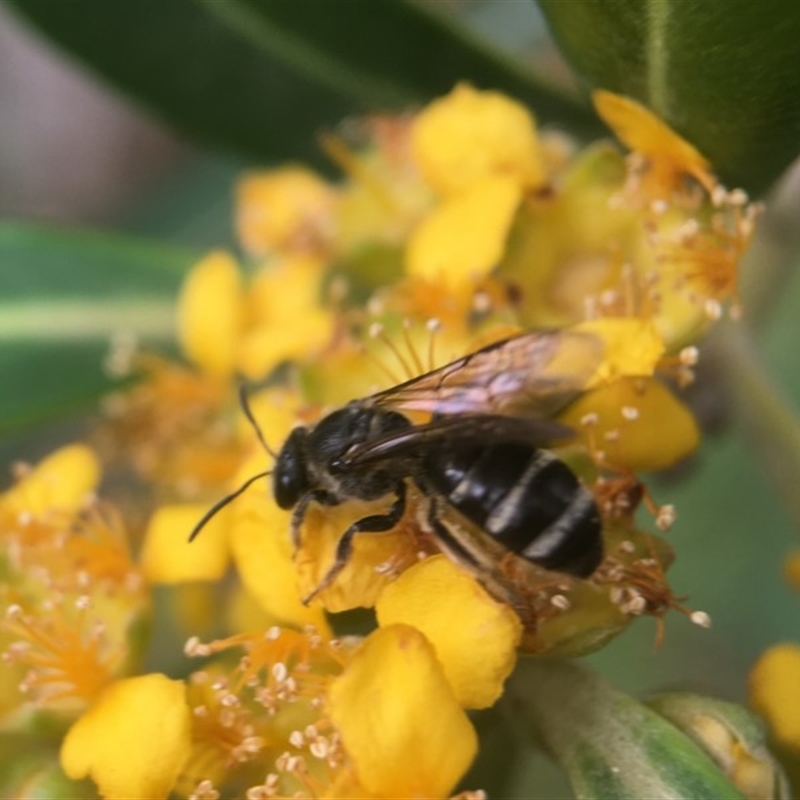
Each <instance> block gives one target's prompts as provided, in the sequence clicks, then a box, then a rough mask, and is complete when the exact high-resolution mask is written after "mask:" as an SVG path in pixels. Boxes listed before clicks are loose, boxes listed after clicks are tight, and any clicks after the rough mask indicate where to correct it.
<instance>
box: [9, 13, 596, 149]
mask: <svg viewBox="0 0 800 800" xmlns="http://www.w3.org/2000/svg"><path fill="white" fill-rule="evenodd" d="M8 1H9V2H10V3H11V4H12V6H13V7H15V8H16V9H17V10H18V11H19V12H21V13H22V14H23V15H24V16H25V17H26V18H27V19H28V20H29V21H30V22H32V23H34V24H35V25H36V26H37V27H38V28H39V29H40V30H42V31H43V32H45V33H46V34H47V35H48V36H50V37H51V38H52V39H54V40H55V41H56V42H57V43H58V44H60V45H61V46H62V47H64V48H66V49H67V50H69V51H71V52H72V53H73V54H74V55H76V56H77V57H78V58H79V59H80V60H82V61H83V62H84V63H86V64H87V65H88V66H89V67H90V68H91V69H92V70H94V71H95V72H97V73H98V74H100V75H101V76H102V77H103V78H105V79H106V80H107V81H109V82H110V83H112V84H114V85H115V86H117V87H118V88H119V89H121V90H123V91H125V92H127V93H128V94H130V95H132V96H133V97H135V98H138V99H139V100H140V101H141V102H142V103H143V104H144V105H145V106H147V107H148V108H150V109H151V110H152V111H154V112H156V113H157V114H159V115H161V116H162V117H163V118H164V119H166V120H167V121H168V122H170V123H172V124H173V125H174V126H175V127H176V128H178V129H179V130H181V131H184V132H185V133H187V134H189V135H191V136H193V137H195V138H196V139H197V140H198V141H202V142H205V143H207V144H210V145H214V146H217V147H222V148H226V149H229V150H232V151H235V152H238V153H240V154H243V155H244V156H246V157H247V158H250V159H256V160H271V159H275V158H278V157H280V158H285V157H302V158H308V157H309V155H310V154H311V153H312V150H313V135H314V133H316V132H317V131H319V130H320V129H321V128H325V127H329V126H332V125H334V124H336V123H337V122H338V121H339V120H341V119H342V118H343V117H344V116H346V115H347V114H350V113H352V112H354V111H355V112H363V111H370V112H376V111H384V110H387V109H400V108H405V107H407V106H409V105H412V104H415V103H419V102H422V101H424V100H426V99H428V98H430V97H431V96H433V95H436V94H440V93H443V92H446V91H448V90H449V89H450V88H452V86H453V85H454V84H455V83H456V82H458V81H459V80H469V81H472V82H474V83H476V84H478V85H481V86H493V87H497V88H500V89H504V90H506V91H508V92H510V93H511V94H514V95H516V96H518V97H519V98H520V99H522V100H524V101H526V102H528V103H529V104H530V105H531V106H532V107H534V108H535V109H536V111H537V112H538V113H539V115H540V116H541V117H542V118H543V119H556V120H558V121H560V122H562V123H565V124H573V123H574V126H580V125H586V124H587V119H589V118H590V117H589V115H588V114H587V112H586V110H585V109H582V108H579V107H577V106H576V105H575V104H574V103H573V102H571V101H569V100H565V99H564V98H563V97H562V96H561V95H559V94H558V93H556V92H554V91H553V90H551V89H549V88H547V87H545V86H543V85H542V84H540V83H539V82H538V81H537V79H536V78H535V77H534V75H533V73H532V72H530V71H528V70H527V69H526V68H523V67H522V66H521V65H519V64H515V63H514V62H513V61H511V60H510V59H508V58H506V57H504V56H503V55H501V54H499V53H498V52H496V51H495V50H493V49H492V48H491V47H489V46H487V45H486V44H484V43H483V42H481V41H479V40H478V39H477V38H476V37H475V36H473V35H472V34H470V33H468V32H467V31H466V29H463V28H462V27H461V26H460V25H458V24H457V23H456V22H455V21H449V20H446V19H445V18H444V17H441V16H439V15H437V14H436V13H434V12H431V11H426V10H424V9H422V8H420V7H419V6H417V5H416V4H415V3H412V2H409V0H370V2H364V1H363V0H336V2H330V1H329V0H324V2H323V1H318V2H308V0H306V1H305V2H297V1H296V0H169V2H162V3H157V4H154V3H148V2H131V0H102V2H98V0H58V2H53V1H52V0H8ZM594 129H595V130H596V129H597V128H596V126H595V128H594Z"/></svg>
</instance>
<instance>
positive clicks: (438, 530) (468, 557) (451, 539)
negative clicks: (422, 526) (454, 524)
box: [428, 497, 480, 572]
mask: <svg viewBox="0 0 800 800" xmlns="http://www.w3.org/2000/svg"><path fill="white" fill-rule="evenodd" d="M428 525H429V526H430V528H431V530H432V531H433V533H434V536H435V537H436V543H437V545H438V546H439V548H440V549H441V550H442V552H443V553H444V554H445V555H446V556H447V557H448V558H450V560H451V561H454V562H455V563H456V564H460V565H461V566H463V567H465V568H466V569H468V570H470V571H471V572H474V571H475V570H476V569H478V568H479V567H480V563H479V562H478V560H477V559H476V558H475V556H474V554H473V553H472V552H470V550H469V549H467V548H466V547H465V546H464V545H463V544H462V543H461V542H460V541H459V540H458V537H457V536H455V535H454V534H453V533H452V532H451V531H450V529H449V528H448V527H447V525H445V524H444V522H442V520H441V510H440V508H439V503H438V502H437V499H436V497H431V498H430V505H429V506H428Z"/></svg>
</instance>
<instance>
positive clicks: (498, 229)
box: [406, 176, 522, 291]
mask: <svg viewBox="0 0 800 800" xmlns="http://www.w3.org/2000/svg"><path fill="white" fill-rule="evenodd" d="M521 196H522V195H521V190H520V188H519V186H518V185H517V184H516V182H515V181H514V180H513V179H512V178H508V177H504V176H489V177H486V178H484V179H483V180H480V181H476V182H475V183H472V184H470V186H469V187H468V188H467V189H465V190H464V191H462V192H460V193H459V194H458V195H456V196H455V197H454V198H452V199H450V200H448V201H446V202H445V203H443V204H442V205H441V206H439V207H438V208H437V209H436V210H435V211H433V212H431V213H430V214H429V215H428V217H427V218H426V219H425V220H423V222H421V223H420V225H419V226H418V227H417V228H416V230H415V231H414V233H413V234H412V236H411V238H410V240H409V242H408V249H407V251H406V271H407V273H408V274H409V275H410V276H412V277H417V278H426V279H428V280H430V281H435V282H441V283H443V284H444V285H445V286H447V287H448V288H449V289H450V290H451V291H458V290H459V289H460V288H461V287H463V286H465V285H466V287H468V288H473V287H474V286H475V285H476V283H477V281H478V280H479V279H481V278H485V277H486V276H487V275H488V274H489V272H491V271H492V270H493V269H494V268H495V267H496V266H497V264H498V263H499V262H500V258H501V256H502V255H503V251H504V249H505V241H506V237H507V236H508V232H509V230H510V228H511V222H512V220H513V218H514V212H515V211H516V209H517V205H518V204H519V202H520V199H521Z"/></svg>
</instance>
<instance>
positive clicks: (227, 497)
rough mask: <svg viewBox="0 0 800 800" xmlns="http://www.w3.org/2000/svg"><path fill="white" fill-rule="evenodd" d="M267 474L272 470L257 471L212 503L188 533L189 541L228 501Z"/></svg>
mask: <svg viewBox="0 0 800 800" xmlns="http://www.w3.org/2000/svg"><path fill="white" fill-rule="evenodd" d="M268 475H272V470H268V471H266V472H259V473H258V474H257V475H253V476H252V477H250V478H248V479H247V480H246V481H245V482H244V483H243V484H242V485H241V486H240V487H239V488H238V489H236V491H233V492H231V493H230V494H227V495H225V497H223V498H222V500H218V501H217V502H216V503H214V505H213V506H211V508H209V509H208V511H206V513H205V514H203V517H202V519H201V520H200V522H198V523H197V525H195V526H194V528H192V532H191V533H190V534H189V541H190V542H191V541H194V539H195V538H196V537H197V535H198V534H199V533H200V531H201V530H203V528H205V526H206V525H207V524H208V523H209V522H210V521H211V520H212V519H213V518H214V517H215V516H216V515H217V513H218V512H219V511H222V509H223V508H225V506H227V505H228V503H232V502H233V501H234V500H235V499H236V498H237V497H238V496H239V495H240V494H242V492H244V491H246V490H247V489H249V488H250V486H252V484H254V483H255V482H256V481H257V480H259V479H260V478H266V477H267V476H268Z"/></svg>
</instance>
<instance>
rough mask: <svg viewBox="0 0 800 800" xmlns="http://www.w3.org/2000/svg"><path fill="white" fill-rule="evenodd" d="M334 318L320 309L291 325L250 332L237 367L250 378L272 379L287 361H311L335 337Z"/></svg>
mask: <svg viewBox="0 0 800 800" xmlns="http://www.w3.org/2000/svg"><path fill="white" fill-rule="evenodd" d="M334 328H335V320H334V317H333V315H332V314H331V313H330V312H328V311H326V310H323V309H321V308H309V309H307V310H305V311H303V312H302V313H298V314H297V315H296V317H295V319H294V321H293V322H292V323H289V322H288V321H287V322H282V323H275V324H273V323H271V322H270V323H267V324H264V325H261V326H259V327H258V328H256V329H254V330H252V331H250V332H248V334H247V335H246V336H245V337H244V339H243V341H242V346H241V349H240V352H239V359H238V367H239V369H240V370H241V371H242V372H243V373H244V375H245V376H246V377H247V378H250V379H251V380H258V379H260V378H263V377H265V376H267V375H269V373H270V372H272V370H273V369H274V368H275V367H277V366H278V365H279V364H281V363H282V362H284V361H290V360H293V359H304V358H312V357H313V356H314V355H316V354H317V353H318V352H319V351H320V350H321V349H322V348H323V347H324V346H325V345H326V344H327V343H328V342H329V341H330V340H331V337H332V336H333V332H334Z"/></svg>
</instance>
